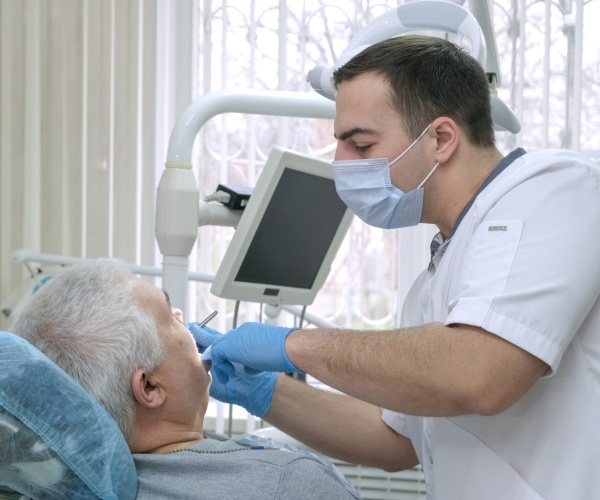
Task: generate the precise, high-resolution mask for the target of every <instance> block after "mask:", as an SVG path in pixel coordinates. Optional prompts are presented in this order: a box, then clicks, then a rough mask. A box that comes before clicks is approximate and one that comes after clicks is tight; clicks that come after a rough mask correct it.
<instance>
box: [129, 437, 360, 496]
mask: <svg viewBox="0 0 600 500" xmlns="http://www.w3.org/2000/svg"><path fill="white" fill-rule="evenodd" d="M133 457H134V462H135V464H136V468H137V470H138V497H137V498H138V499H146V500H153V499H159V498H170V497H177V496H181V497H187V496H188V495H191V496H194V495H195V496H194V498H204V497H203V495H202V492H204V491H205V492H206V493H207V498H208V497H209V493H210V497H211V498H231V499H236V498H239V499H242V498H243V499H253V498H256V499H259V498H260V499H269V498H271V499H279V498H286V499H288V498H289V499H294V498H298V499H300V498H302V499H304V498H356V497H357V495H356V494H355V490H354V489H353V487H352V486H351V485H350V484H349V483H348V482H347V481H346V480H345V479H344V478H343V476H341V475H340V474H339V472H338V471H337V470H336V469H335V468H334V467H333V466H332V465H331V464H330V463H329V462H328V461H326V460H325V459H324V458H322V457H319V456H316V455H315V454H312V453H308V452H302V451H290V450H287V449H281V448H274V447H270V448H269V447H265V446H263V445H262V444H260V445H259V444H254V445H252V444H251V443H247V442H245V441H244V440H243V439H241V440H230V439H224V438H214V437H209V438H206V439H203V440H201V441H198V442H196V443H194V444H193V445H191V446H189V447H187V448H185V449H182V450H178V451H175V452H170V453H164V454H135V455H133ZM307 488H308V491H310V492H313V491H314V492H315V494H313V493H311V494H310V495H309V496H306V491H307ZM317 492H322V493H323V494H321V493H318V494H317ZM325 493H327V495H325ZM334 494H335V495H334Z"/></svg>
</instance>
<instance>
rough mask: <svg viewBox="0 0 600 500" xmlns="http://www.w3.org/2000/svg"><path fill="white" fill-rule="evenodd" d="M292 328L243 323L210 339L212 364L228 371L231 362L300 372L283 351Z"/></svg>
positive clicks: (273, 369) (266, 368) (278, 370)
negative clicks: (228, 364)
mask: <svg viewBox="0 0 600 500" xmlns="http://www.w3.org/2000/svg"><path fill="white" fill-rule="evenodd" d="M294 330H296V328H284V327H281V326H273V325H265V324H263V323H244V324H243V325H241V326H239V327H238V328H236V329H234V330H231V331H230V332H228V333H227V334H226V335H223V336H221V337H219V338H217V339H214V341H213V342H211V350H212V353H211V356H212V364H213V367H214V368H216V369H219V370H222V371H223V372H225V373H227V372H228V371H229V372H231V368H230V367H226V365H227V363H229V362H232V363H239V364H241V365H244V366H245V367H247V368H252V369H254V370H264V371H270V372H284V373H291V372H296V373H303V372H302V371H301V370H299V369H298V368H296V367H295V366H294V365H293V364H292V363H291V362H290V360H289V359H288V357H287V354H286V353H285V340H286V339H287V336H288V335H289V334H290V333H291V332H293V331H294ZM205 361H206V360H205ZM221 367H223V368H221Z"/></svg>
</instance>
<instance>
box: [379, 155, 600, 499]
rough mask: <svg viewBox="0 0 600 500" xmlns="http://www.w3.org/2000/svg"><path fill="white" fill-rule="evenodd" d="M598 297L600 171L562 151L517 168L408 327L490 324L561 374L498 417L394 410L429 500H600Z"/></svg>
mask: <svg viewBox="0 0 600 500" xmlns="http://www.w3.org/2000/svg"><path fill="white" fill-rule="evenodd" d="M599 294H600V168H599V167H598V165H596V164H595V163H594V162H592V161H591V160H589V159H587V158H585V157H583V156H581V155H578V154H576V153H573V152H569V151H559V150H554V151H548V150H545V151H540V152H535V153H530V154H526V155H524V156H521V157H520V158H518V159H516V160H514V161H513V162H512V163H511V164H510V165H509V166H508V167H506V168H505V169H504V170H503V171H502V172H501V173H500V174H499V175H498V177H496V178H495V179H494V180H493V181H492V182H491V183H490V184H489V185H488V186H487V187H486V188H485V189H484V190H483V191H482V192H481V193H480V194H479V196H478V197H477V198H476V200H475V202H474V204H473V205H472V206H471V208H470V209H469V211H468V212H467V213H466V215H465V216H464V218H463V219H462V221H461V222H460V224H459V226H458V227H457V229H456V231H455V233H454V235H453V236H452V238H451V239H450V240H448V241H446V242H444V243H443V244H442V246H441V247H440V249H439V250H438V252H437V253H436V254H435V256H434V257H433V259H432V264H431V266H430V268H429V270H427V271H425V272H423V273H422V274H421V276H420V277H419V278H418V279H417V281H416V282H415V284H414V285H413V287H412V289H411V292H410V293H409V296H408V297H407V299H406V302H405V305H404V310H403V318H402V326H414V325H421V324H424V323H431V322H440V323H444V324H446V325H450V324H466V325H474V326H478V327H481V328H483V329H485V330H487V331H489V332H491V333H494V334H496V335H498V336H500V337H502V338H504V339H505V340H507V341H509V342H512V343H513V344H516V345H518V346H519V347H521V348H522V349H524V350H526V351H528V352H530V353H531V354H533V355H534V356H537V357H538V358H540V359H542V360H543V361H545V362H546V363H547V364H548V365H549V366H550V367H551V370H550V372H549V373H548V374H546V376H545V377H544V378H542V379H541V380H539V381H538V383H537V384H536V385H535V386H534V387H533V388H532V389H531V390H530V391H529V392H528V393H527V394H526V395H525V396H524V397H523V398H522V399H521V400H520V401H518V402H517V403H516V404H515V405H513V406H512V407H511V408H509V409H508V410H506V411H504V412H502V413H500V414H498V415H495V416H488V417H485V416H479V415H467V416H461V417H452V418H432V417H425V418H422V417H413V416H408V415H401V414H398V413H395V412H392V411H389V410H384V411H383V413H382V419H383V420H384V421H385V422H386V423H387V424H388V425H389V426H390V427H392V428H393V429H395V430H396V431H397V432H399V433H400V434H402V435H404V436H406V437H408V438H410V439H411V440H412V442H413V445H414V447H415V450H416V452H417V455H418V456H419V459H420V461H421V464H422V467H423V470H424V474H425V479H426V482H427V491H428V498H435V499H436V500H496V499H497V500H521V499H527V500H530V499H542V498H543V499H555V500H568V499H577V500H588V499H590V500H591V499H600V301H599V300H598V296H599Z"/></svg>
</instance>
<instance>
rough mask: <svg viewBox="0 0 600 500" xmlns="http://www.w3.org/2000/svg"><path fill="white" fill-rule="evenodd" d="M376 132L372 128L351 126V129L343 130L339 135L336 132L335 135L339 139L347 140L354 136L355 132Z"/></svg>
mask: <svg viewBox="0 0 600 500" xmlns="http://www.w3.org/2000/svg"><path fill="white" fill-rule="evenodd" d="M374 133H375V131H374V130H372V129H370V128H360V127H354V128H351V129H350V130H347V131H346V132H343V133H342V134H340V136H339V137H338V136H337V135H335V133H334V134H333V137H334V138H335V139H337V140H338V141H345V140H346V139H349V138H350V137H352V136H353V135H355V134H374Z"/></svg>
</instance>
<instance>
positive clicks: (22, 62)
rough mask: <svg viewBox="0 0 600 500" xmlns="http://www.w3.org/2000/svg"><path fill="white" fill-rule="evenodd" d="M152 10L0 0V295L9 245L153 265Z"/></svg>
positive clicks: (17, 279) (92, 2)
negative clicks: (117, 258)
mask: <svg viewBox="0 0 600 500" xmlns="http://www.w3.org/2000/svg"><path fill="white" fill-rule="evenodd" d="M157 5H158V4H157V2H142V1H138V0H118V1H115V0H112V1H108V0H106V1H105V0H89V1H88V0H61V1H54V0H52V1H47V0H24V1H20V0H0V139H1V142H0V299H3V298H5V297H6V296H7V295H8V294H10V292H11V291H12V290H14V289H15V288H16V286H17V285H18V284H19V283H21V281H22V280H23V279H24V278H25V277H26V276H27V270H26V269H25V268H24V266H22V265H15V264H13V263H12V262H11V253H12V252H13V251H15V250H18V249H20V248H25V249H27V250H29V251H31V252H41V253H49V254H58V255H65V256H72V257H104V256H107V257H108V256H113V257H119V258H123V259H126V260H127V261H129V262H132V263H138V264H153V263H154V258H155V245H154V198H155V177H156V173H155V172H156V164H157V158H156V133H157V130H156V125H155V122H156V100H157V99H156V91H157V90H156V73H157V62H156V61H157V55H156V54H157V36H156V33H157V29H156V21H157V19H156V16H157ZM0 327H2V328H7V327H8V323H7V321H6V318H4V317H2V319H0Z"/></svg>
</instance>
